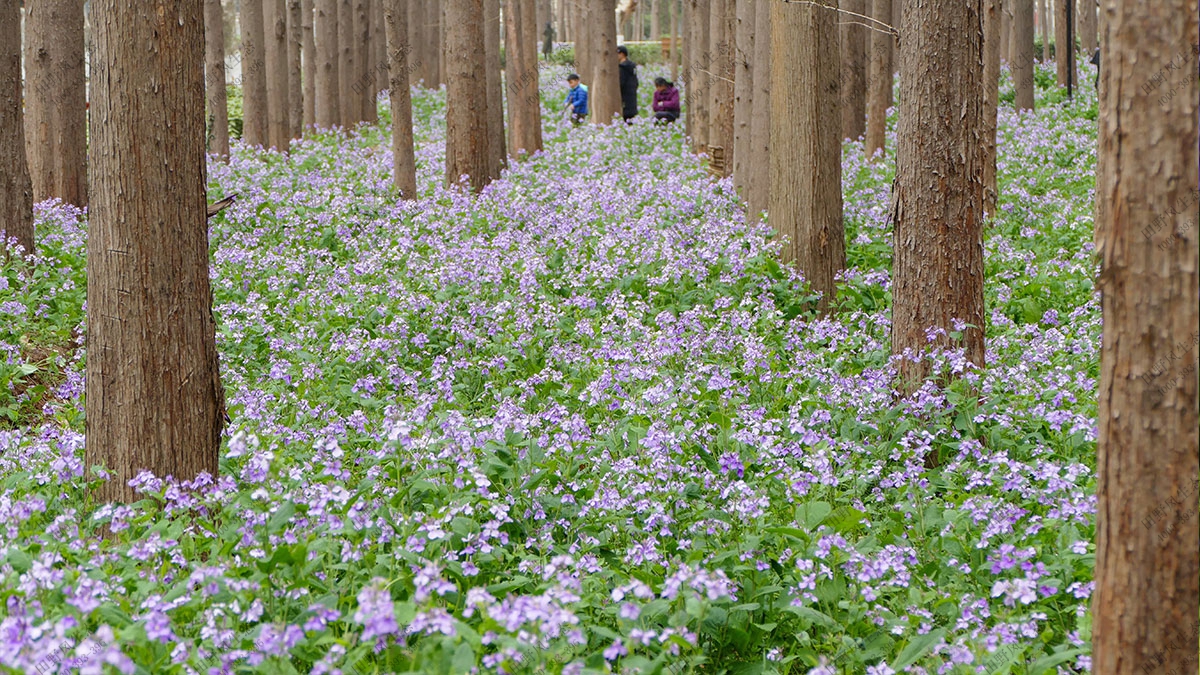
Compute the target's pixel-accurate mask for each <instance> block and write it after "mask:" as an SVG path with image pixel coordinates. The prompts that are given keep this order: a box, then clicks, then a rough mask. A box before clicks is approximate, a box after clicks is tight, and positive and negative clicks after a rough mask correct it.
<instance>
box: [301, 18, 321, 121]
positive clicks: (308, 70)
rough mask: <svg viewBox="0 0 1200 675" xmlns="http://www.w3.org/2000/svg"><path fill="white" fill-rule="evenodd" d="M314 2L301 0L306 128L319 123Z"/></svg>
mask: <svg viewBox="0 0 1200 675" xmlns="http://www.w3.org/2000/svg"><path fill="white" fill-rule="evenodd" d="M314 11H315V10H314V8H313V0H301V2H300V25H301V27H302V30H303V31H304V48H303V49H302V50H301V55H302V56H303V57H304V58H303V65H304V127H305V128H308V127H311V126H313V125H315V124H316V123H317V41H316V35H315V32H314V30H313V12H314Z"/></svg>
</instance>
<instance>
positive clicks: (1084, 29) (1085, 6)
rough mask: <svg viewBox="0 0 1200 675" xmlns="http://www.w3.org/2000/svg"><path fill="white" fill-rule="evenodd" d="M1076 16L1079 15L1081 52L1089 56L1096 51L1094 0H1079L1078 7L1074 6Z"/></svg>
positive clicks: (1096, 30)
mask: <svg viewBox="0 0 1200 675" xmlns="http://www.w3.org/2000/svg"><path fill="white" fill-rule="evenodd" d="M1075 11H1076V16H1078V17H1079V29H1078V32H1079V39H1080V41H1081V42H1080V46H1081V47H1082V48H1083V53H1084V54H1086V55H1088V56H1091V55H1092V53H1093V52H1095V51H1096V47H1097V39H1098V33H1099V31H1098V29H1097V20H1096V0H1079V7H1077V8H1076V10H1075Z"/></svg>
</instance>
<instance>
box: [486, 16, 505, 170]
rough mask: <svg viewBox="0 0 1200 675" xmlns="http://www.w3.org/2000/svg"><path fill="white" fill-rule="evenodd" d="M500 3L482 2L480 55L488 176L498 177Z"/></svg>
mask: <svg viewBox="0 0 1200 675" xmlns="http://www.w3.org/2000/svg"><path fill="white" fill-rule="evenodd" d="M500 29H501V25H500V0H483V31H484V34H483V51H484V63H485V66H486V73H485V80H484V82H485V83H486V84H485V87H486V89H485V90H484V93H485V94H486V96H485V97H486V98H487V130H488V176H489V177H490V178H491V179H492V180H495V179H497V178H499V177H500V173H501V172H502V171H503V170H504V166H505V164H506V163H507V155H508V150H507V148H506V145H507V144H506V143H505V138H504V83H503V82H501V79H502V78H501V76H500Z"/></svg>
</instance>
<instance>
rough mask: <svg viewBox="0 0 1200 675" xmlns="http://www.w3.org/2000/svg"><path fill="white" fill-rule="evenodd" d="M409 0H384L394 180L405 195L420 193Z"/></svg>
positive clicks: (411, 196) (402, 195) (399, 190)
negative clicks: (410, 68) (410, 73)
mask: <svg viewBox="0 0 1200 675" xmlns="http://www.w3.org/2000/svg"><path fill="white" fill-rule="evenodd" d="M407 4H409V3H408V2H407V0H383V25H384V26H385V27H386V36H387V53H388V57H389V58H388V62H387V65H388V77H389V82H388V100H389V102H390V103H391V107H392V182H393V184H394V185H395V186H396V190H397V191H398V192H399V193H400V196H401V197H402V198H404V199H415V198H416V197H417V160H416V157H415V155H414V151H413V123H412V90H411V89H410V88H409V81H408V55H409V53H411V52H412V47H411V45H410V44H409V42H408V36H409V32H408V8H407V7H406V6H405V5H407Z"/></svg>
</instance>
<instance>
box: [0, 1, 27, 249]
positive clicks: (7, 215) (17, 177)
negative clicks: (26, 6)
mask: <svg viewBox="0 0 1200 675" xmlns="http://www.w3.org/2000/svg"><path fill="white" fill-rule="evenodd" d="M24 118H25V111H24V109H23V108H22V106H21V8H20V5H18V4H17V3H15V2H3V3H0V260H2V259H3V258H4V257H5V256H7V255H8V240H9V239H16V241H17V245H18V246H21V247H22V248H23V249H24V250H25V254H26V255H30V254H32V253H33V252H34V249H33V183H32V181H31V180H30V177H29V162H28V160H27V159H26V157H25V119H24Z"/></svg>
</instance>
